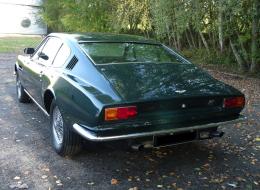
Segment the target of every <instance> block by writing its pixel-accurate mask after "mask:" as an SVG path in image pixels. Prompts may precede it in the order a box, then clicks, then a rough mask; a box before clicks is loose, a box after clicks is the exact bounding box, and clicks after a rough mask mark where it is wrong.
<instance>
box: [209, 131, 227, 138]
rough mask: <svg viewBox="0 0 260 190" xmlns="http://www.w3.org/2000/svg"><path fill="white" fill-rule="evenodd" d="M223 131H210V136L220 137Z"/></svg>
mask: <svg viewBox="0 0 260 190" xmlns="http://www.w3.org/2000/svg"><path fill="white" fill-rule="evenodd" d="M224 134H225V133H224V132H223V131H213V132H211V133H210V137H211V138H213V137H222V136H223V135H224Z"/></svg>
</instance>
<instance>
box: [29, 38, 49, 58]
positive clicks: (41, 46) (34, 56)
mask: <svg viewBox="0 0 260 190" xmlns="http://www.w3.org/2000/svg"><path fill="white" fill-rule="evenodd" d="M47 41H48V39H45V40H44V41H43V42H42V43H41V44H40V45H39V46H38V47H37V49H36V52H35V53H34V54H33V56H32V59H34V60H36V59H38V58H39V56H38V54H39V53H40V52H41V51H42V48H43V47H44V46H45V44H46V42H47Z"/></svg>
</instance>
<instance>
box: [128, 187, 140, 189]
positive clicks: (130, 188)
mask: <svg viewBox="0 0 260 190" xmlns="http://www.w3.org/2000/svg"><path fill="white" fill-rule="evenodd" d="M129 190H138V187H131V188H129Z"/></svg>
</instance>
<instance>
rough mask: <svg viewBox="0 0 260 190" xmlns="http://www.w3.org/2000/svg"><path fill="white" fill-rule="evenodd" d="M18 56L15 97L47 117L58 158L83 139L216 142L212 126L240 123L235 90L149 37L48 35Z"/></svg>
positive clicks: (240, 98)
mask: <svg viewBox="0 0 260 190" xmlns="http://www.w3.org/2000/svg"><path fill="white" fill-rule="evenodd" d="M24 53H25V55H19V56H18V59H17V62H16V64H15V68H14V69H15V74H16V87H17V96H18V100H19V101H20V102H23V103H26V102H31V101H33V102H35V103H36V104H37V105H38V106H39V108H40V109H41V110H42V111H43V112H44V113H45V114H46V115H47V116H49V117H50V125H51V131H52V141H53V147H54V149H55V150H56V152H57V153H58V154H60V155H63V156H65V155H73V154H75V153H77V152H78V151H79V150H80V147H81V144H82V138H84V139H86V140H88V141H114V140H123V139H125V140H127V139H128V140H129V139H130V140H131V142H138V144H139V145H140V146H138V147H142V146H145V147H148V146H152V147H157V146H168V145H172V144H178V143H184V142H190V141H194V140H202V139H210V138H213V137H221V136H222V135H223V132H222V131H218V127H219V126H223V125H226V124H229V123H234V122H239V121H241V120H243V119H244V117H243V116H242V115H240V112H241V110H242V109H243V107H244V105H245V98H244V95H243V94H242V93H241V92H240V91H238V90H237V89H235V88H233V87H231V86H229V85H227V84H224V83H222V82H220V81H218V80H216V79H214V78H213V77H211V76H210V75H209V74H208V73H207V72H205V71H203V70H202V69H200V68H198V67H197V66H195V65H194V64H192V63H190V62H189V61H188V60H186V59H185V58H183V57H182V56H180V55H179V54H178V53H176V52H175V51H173V50H171V49H170V48H168V47H166V46H165V45H163V44H161V43H158V42H156V41H153V40H149V39H145V38H143V37H139V36H132V35H116V34H98V33H85V34H84V33H75V34H68V33H52V34H49V35H48V36H47V37H46V38H45V39H43V41H42V42H41V43H40V45H39V46H38V47H37V48H35V49H34V48H26V49H25V50H24ZM144 142H145V143H144Z"/></svg>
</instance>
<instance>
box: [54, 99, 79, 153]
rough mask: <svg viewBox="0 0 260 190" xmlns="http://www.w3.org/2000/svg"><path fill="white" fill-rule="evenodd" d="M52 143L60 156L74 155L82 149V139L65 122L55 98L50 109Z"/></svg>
mask: <svg viewBox="0 0 260 190" xmlns="http://www.w3.org/2000/svg"><path fill="white" fill-rule="evenodd" d="M50 125H51V133H52V145H53V148H54V149H55V151H56V152H57V153H58V154H59V155H60V156H73V155H75V154H77V153H78V152H79V151H80V150H81V145H82V139H81V137H80V136H79V135H78V134H76V133H75V132H74V131H72V129H71V128H70V127H69V126H68V125H67V124H66V123H65V122H64V119H63V117H62V114H61V112H60V109H59V107H58V106H57V105H56V103H55V101H54V100H53V101H52V103H51V109H50Z"/></svg>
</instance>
